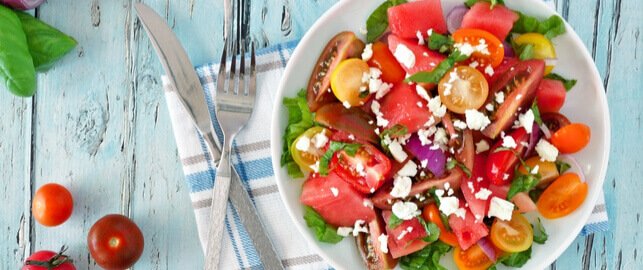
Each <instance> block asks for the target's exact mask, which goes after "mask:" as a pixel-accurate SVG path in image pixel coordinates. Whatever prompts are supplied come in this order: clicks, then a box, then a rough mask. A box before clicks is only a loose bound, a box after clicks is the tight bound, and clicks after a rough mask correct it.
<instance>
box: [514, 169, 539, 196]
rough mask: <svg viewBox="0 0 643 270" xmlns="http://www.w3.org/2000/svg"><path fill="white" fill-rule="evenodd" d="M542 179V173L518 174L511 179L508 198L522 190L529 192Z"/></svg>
mask: <svg viewBox="0 0 643 270" xmlns="http://www.w3.org/2000/svg"><path fill="white" fill-rule="evenodd" d="M539 181H540V174H530V173H528V174H518V175H517V176H516V177H514V179H513V181H511V186H510V187H509V192H508V193H507V200H511V198H513V197H514V196H516V194H518V193H520V192H529V191H530V190H532V189H533V188H534V187H536V185H538V182H539Z"/></svg>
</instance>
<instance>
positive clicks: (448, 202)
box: [440, 196, 460, 216]
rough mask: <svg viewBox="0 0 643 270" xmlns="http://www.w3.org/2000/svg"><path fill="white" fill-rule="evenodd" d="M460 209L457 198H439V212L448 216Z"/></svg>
mask: <svg viewBox="0 0 643 270" xmlns="http://www.w3.org/2000/svg"><path fill="white" fill-rule="evenodd" d="M458 208H460V200H459V199H458V197H453V196H450V197H441V198H440V212H442V213H443V214H445V215H447V216H449V215H451V214H453V213H455V212H456V211H458Z"/></svg>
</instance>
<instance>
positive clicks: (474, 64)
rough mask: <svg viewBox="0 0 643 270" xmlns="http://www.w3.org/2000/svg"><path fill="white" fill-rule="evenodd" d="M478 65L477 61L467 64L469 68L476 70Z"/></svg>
mask: <svg viewBox="0 0 643 270" xmlns="http://www.w3.org/2000/svg"><path fill="white" fill-rule="evenodd" d="M479 65H480V63H478V61H473V62H471V63H469V66H470V67H472V68H477V67H478V66H479Z"/></svg>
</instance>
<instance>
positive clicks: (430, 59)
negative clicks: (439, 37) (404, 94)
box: [388, 34, 446, 74]
mask: <svg viewBox="0 0 643 270" xmlns="http://www.w3.org/2000/svg"><path fill="white" fill-rule="evenodd" d="M400 45H404V46H406V47H407V48H408V49H409V50H411V52H413V55H414V57H415V64H414V65H413V66H411V67H407V66H406V65H404V64H403V63H400V64H401V66H402V68H404V70H405V71H406V73H408V74H415V73H416V72H419V71H431V70H433V69H434V68H435V67H436V66H437V65H438V64H439V63H440V62H442V60H444V59H445V58H446V57H445V56H444V55H442V54H440V53H437V52H434V51H431V50H429V48H427V47H426V46H421V45H418V44H417V42H412V41H409V40H406V39H403V38H400V37H399V36H396V35H393V34H391V35H389V36H388V48H389V50H391V52H392V53H393V55H395V51H396V50H397V47H398V46H400ZM397 60H398V62H402V61H400V59H397Z"/></svg>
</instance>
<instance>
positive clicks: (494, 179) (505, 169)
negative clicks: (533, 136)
mask: <svg viewBox="0 0 643 270" xmlns="http://www.w3.org/2000/svg"><path fill="white" fill-rule="evenodd" d="M507 136H511V137H512V138H513V139H514V141H515V142H516V147H515V148H514V149H513V151H509V150H503V149H500V148H501V147H503V146H502V143H503V139H499V141H498V142H497V143H496V144H495V145H494V146H493V147H492V148H491V150H490V151H489V157H488V158H487V169H486V170H487V179H489V180H490V181H491V183H493V184H494V185H504V184H506V183H510V181H511V180H512V179H513V175H514V168H515V167H516V164H517V163H518V157H516V155H518V156H520V155H522V152H523V151H525V146H524V144H525V143H527V142H528V141H529V134H527V131H526V130H525V129H524V128H519V129H516V130H514V131H513V132H512V133H511V134H510V135H507Z"/></svg>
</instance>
